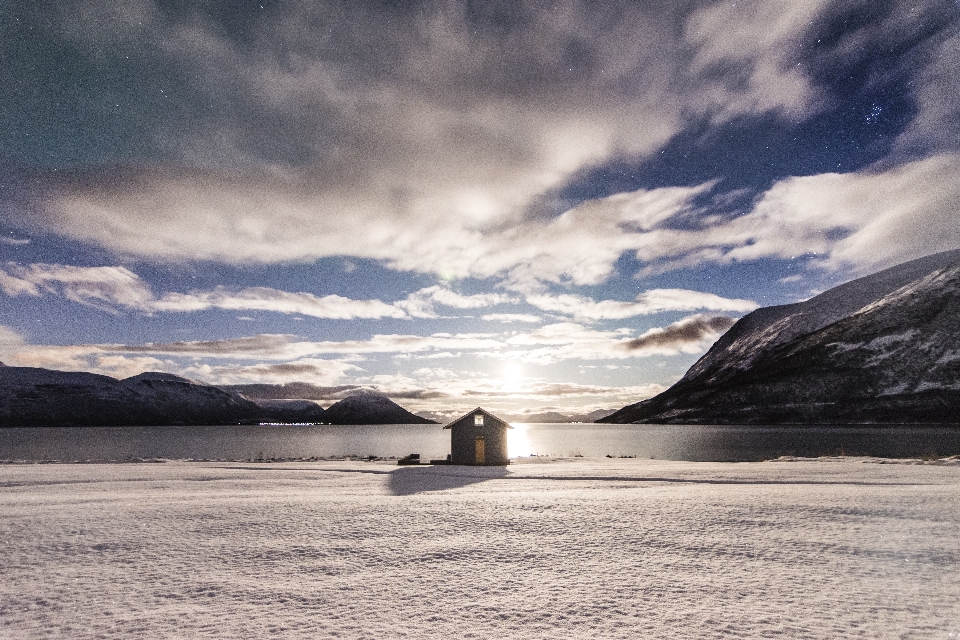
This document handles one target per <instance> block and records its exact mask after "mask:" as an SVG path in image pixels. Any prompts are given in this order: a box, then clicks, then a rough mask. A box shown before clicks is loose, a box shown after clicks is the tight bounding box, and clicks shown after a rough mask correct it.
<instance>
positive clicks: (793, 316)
mask: <svg viewBox="0 0 960 640" xmlns="http://www.w3.org/2000/svg"><path fill="white" fill-rule="evenodd" d="M603 421H604V422H638V421H640V422H674V423H684V422H690V423H710V422H715V423H724V424H730V423H744V424H751V423H785V422H795V423H819V422H830V423H836V422H852V423H859V422H904V423H912V422H940V423H943V422H947V423H953V422H960V251H951V252H946V253H942V254H937V255H935V256H930V257H927V258H923V259H921V260H916V261H913V262H910V263H906V264H904V265H900V266H897V267H894V268H892V269H888V270H886V271H882V272H880V273H878V274H874V275H872V276H868V277H866V278H861V279H859V280H854V281H853V282H850V283H847V284H845V285H841V286H839V287H836V288H834V289H831V290H830V291H827V292H825V293H823V294H821V295H819V296H817V297H815V298H812V299H810V300H808V301H806V302H802V303H798V304H794V305H785V306H780V307H770V308H765V309H759V310H757V311H755V312H754V313H751V314H749V315H747V316H745V317H744V318H742V319H741V320H740V321H739V322H738V323H737V324H735V325H734V326H733V327H732V328H731V329H730V331H728V332H727V334H726V335H724V336H723V337H722V338H721V339H720V340H718V341H717V343H716V344H715V345H714V346H713V347H712V348H711V349H710V351H709V352H708V353H707V354H706V355H705V356H704V357H703V358H701V359H700V361H698V362H697V363H696V364H695V365H694V366H693V367H691V369H690V370H689V371H688V372H687V374H686V375H685V376H684V377H683V378H682V379H681V380H680V381H679V382H678V383H677V384H676V385H674V386H673V387H671V388H670V389H668V390H667V391H665V392H664V393H662V394H660V395H659V396H657V397H655V398H652V399H651V400H647V401H644V402H641V403H637V404H635V405H631V406H629V407H625V408H624V409H621V410H620V411H619V412H617V413H616V414H614V415H612V416H610V417H609V418H607V419H605V420H603Z"/></svg>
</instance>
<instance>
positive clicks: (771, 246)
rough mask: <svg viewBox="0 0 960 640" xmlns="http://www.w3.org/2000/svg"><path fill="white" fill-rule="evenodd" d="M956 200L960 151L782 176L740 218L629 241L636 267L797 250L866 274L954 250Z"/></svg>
mask: <svg viewBox="0 0 960 640" xmlns="http://www.w3.org/2000/svg"><path fill="white" fill-rule="evenodd" d="M958 200H960V155H958V154H947V153H945V154H940V155H936V156H932V157H930V158H926V159H924V160H917V161H914V162H909V163H906V164H903V165H898V166H893V167H890V166H875V167H871V168H868V169H865V170H863V171H859V172H854V173H845V174H840V173H826V174H820V175H812V176H804V177H790V178H786V179H783V180H780V181H778V182H777V183H775V184H774V185H773V186H772V187H770V189H768V190H767V191H766V192H765V193H763V194H762V195H761V196H760V197H759V198H757V200H756V202H755V204H754V205H753V207H752V209H751V210H750V211H748V212H747V213H745V214H743V215H741V216H738V217H734V218H732V219H729V218H728V219H722V218H714V219H707V220H705V224H704V225H703V226H701V227H698V228H693V229H678V228H669V227H660V228H655V229H652V230H650V231H648V232H646V233H644V234H642V235H640V236H637V237H635V238H634V239H633V242H632V243H631V244H632V245H633V246H634V247H635V251H636V257H637V259H638V260H640V261H641V262H645V263H646V265H647V266H646V267H645V268H644V270H643V271H642V272H641V274H648V273H657V272H663V271H667V270H671V269H678V268H682V267H687V266H693V265H698V264H704V263H710V262H713V263H719V264H728V263H732V262H746V261H753V260H760V259H763V258H771V257H773V258H784V259H792V258H796V257H798V256H804V255H814V256H818V258H817V261H816V262H815V265H816V266H819V267H821V268H825V269H850V270H852V271H853V272H855V273H870V272H872V271H876V270H879V269H882V268H885V267H889V266H893V265H895V264H898V263H900V262H905V261H907V260H911V259H914V258H918V257H922V256H924V255H928V254H931V253H936V252H938V251H946V250H950V249H955V248H957V247H960V227H958V225H956V224H954V221H955V217H956V203H957V201H958ZM717 310H719V309H717ZM731 310H732V309H731Z"/></svg>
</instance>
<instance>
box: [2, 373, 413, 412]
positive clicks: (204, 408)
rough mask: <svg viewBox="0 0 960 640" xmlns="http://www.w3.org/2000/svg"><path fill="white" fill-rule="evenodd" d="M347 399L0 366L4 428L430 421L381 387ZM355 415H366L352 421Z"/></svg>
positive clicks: (168, 377)
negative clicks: (273, 397)
mask: <svg viewBox="0 0 960 640" xmlns="http://www.w3.org/2000/svg"><path fill="white" fill-rule="evenodd" d="M349 399H350V398H347V399H346V400H349ZM346 400H343V401H341V403H343V402H346ZM341 403H336V404H334V405H333V406H331V407H330V409H334V408H335V407H336V406H337V405H339V404H341ZM344 406H345V407H346V408H345V409H344V408H341V409H339V410H337V411H334V412H333V413H330V414H328V412H327V411H325V410H324V409H323V407H321V406H320V405H318V404H316V403H314V402H309V401H299V402H298V401H293V402H289V403H284V402H279V401H261V402H260V403H257V402H254V401H253V400H251V399H249V398H246V397H244V396H243V395H242V394H239V393H236V392H233V391H229V390H224V389H222V388H220V387H217V386H214V385H211V384H207V383H205V382H199V381H196V380H190V379H188V378H184V377H181V376H178V375H174V374H170V373H161V372H156V371H148V372H145V373H141V374H139V375H136V376H131V377H129V378H124V379H122V380H118V379H116V378H112V377H110V376H105V375H100V374H96V373H88V372H83V371H57V370H54V369H42V368H38V367H11V366H6V365H4V366H3V367H0V427H21V426H23V427H27V426H76V427H83V426H165V425H170V426H173V425H216V424H257V423H259V422H325V423H328V424H404V423H413V424H424V423H428V422H430V421H427V420H425V419H424V418H420V417H419V416H415V415H414V414H412V413H410V412H409V411H407V410H406V409H404V408H403V407H401V406H400V405H398V404H396V403H395V402H393V401H392V400H390V399H389V398H387V397H386V396H383V397H382V398H380V397H379V394H378V399H376V400H375V401H369V402H366V403H365V404H364V403H363V402H361V401H352V402H350V403H346V405H344ZM341 414H343V415H341ZM353 416H362V417H364V418H365V419H367V420H368V421H367V422H351V421H349V420H351V419H353ZM338 420H348V421H344V422H339V421H338Z"/></svg>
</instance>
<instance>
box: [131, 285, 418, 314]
mask: <svg viewBox="0 0 960 640" xmlns="http://www.w3.org/2000/svg"><path fill="white" fill-rule="evenodd" d="M203 309H229V310H232V311H270V312H274V313H286V314H298V315H303V316H309V317H313V318H332V319H338V320H352V319H357V318H362V319H379V318H407V317H409V316H408V315H407V314H406V313H405V312H404V311H403V310H402V309H399V308H398V307H396V306H394V305H391V304H387V303H385V302H381V301H380V300H353V299H351V298H345V297H343V296H338V295H327V296H316V295H313V294H311V293H303V292H300V293H289V292H286V291H278V290H277V289H271V288H268V287H250V288H247V289H241V290H240V291H235V292H233V291H229V290H227V289H225V288H223V287H217V288H216V289H214V290H213V291H197V292H191V293H167V294H164V295H163V297H161V298H159V299H157V300H153V301H151V302H150V303H149V305H147V307H146V310H149V311H152V312H187V311H200V310H203Z"/></svg>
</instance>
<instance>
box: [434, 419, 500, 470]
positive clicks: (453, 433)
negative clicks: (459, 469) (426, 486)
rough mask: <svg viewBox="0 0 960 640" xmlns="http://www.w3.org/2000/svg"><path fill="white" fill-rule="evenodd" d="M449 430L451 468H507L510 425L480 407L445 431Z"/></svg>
mask: <svg viewBox="0 0 960 640" xmlns="http://www.w3.org/2000/svg"><path fill="white" fill-rule="evenodd" d="M444 429H450V462H451V464H474V465H481V464H482V465H504V464H510V459H509V458H508V457H507V429H513V427H511V426H510V425H509V424H507V423H506V422H504V421H503V420H501V419H500V418H498V417H497V416H495V415H493V414H492V413H488V412H486V411H484V410H483V409H481V408H480V407H477V408H476V409H474V410H473V411H471V412H470V413H468V414H467V415H465V416H463V417H462V418H458V419H457V420H454V421H453V422H451V423H450V424H448V425H447V426H445V427H444Z"/></svg>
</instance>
